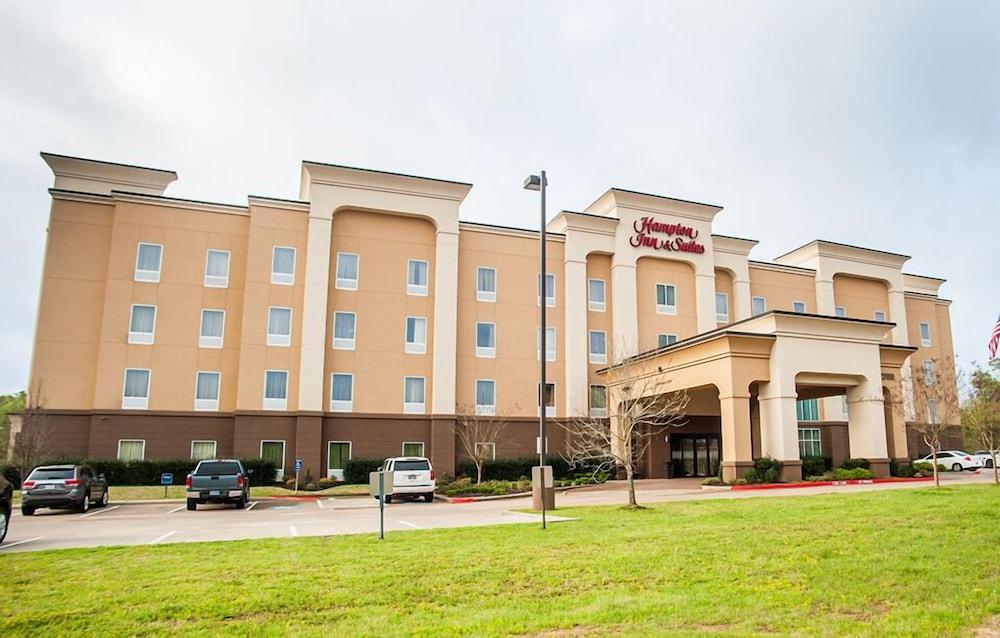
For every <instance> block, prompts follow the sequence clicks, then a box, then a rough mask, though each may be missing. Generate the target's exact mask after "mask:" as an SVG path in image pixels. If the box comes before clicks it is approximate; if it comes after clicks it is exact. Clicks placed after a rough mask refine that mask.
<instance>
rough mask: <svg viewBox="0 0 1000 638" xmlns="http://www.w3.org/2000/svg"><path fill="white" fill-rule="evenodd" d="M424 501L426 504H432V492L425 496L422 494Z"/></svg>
mask: <svg viewBox="0 0 1000 638" xmlns="http://www.w3.org/2000/svg"><path fill="white" fill-rule="evenodd" d="M424 501H425V502H427V503H433V502H434V492H427V493H426V494H424Z"/></svg>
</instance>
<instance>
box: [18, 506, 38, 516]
mask: <svg viewBox="0 0 1000 638" xmlns="http://www.w3.org/2000/svg"><path fill="white" fill-rule="evenodd" d="M21 515H22V516H34V515H35V508H34V507H24V506H23V505H22V506H21Z"/></svg>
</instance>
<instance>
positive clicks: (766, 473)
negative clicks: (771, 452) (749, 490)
mask: <svg viewBox="0 0 1000 638" xmlns="http://www.w3.org/2000/svg"><path fill="white" fill-rule="evenodd" d="M779 472H781V463H780V462H779V461H776V460H775V459H772V458H771V457H770V456H762V457H761V458H759V459H755V460H754V462H753V469H752V470H750V471H748V472H747V473H746V475H745V478H746V480H747V483H775V482H777V480H778V474H779Z"/></svg>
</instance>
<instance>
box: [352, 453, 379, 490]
mask: <svg viewBox="0 0 1000 638" xmlns="http://www.w3.org/2000/svg"><path fill="white" fill-rule="evenodd" d="M383 460H384V459H372V458H367V459H365V458H361V459H351V460H350V461H348V462H347V465H346V466H345V467H344V482H345V483H349V484H352V485H358V484H364V485H368V475H369V474H371V473H372V472H374V471H376V470H377V469H378V468H380V467H382V461H383Z"/></svg>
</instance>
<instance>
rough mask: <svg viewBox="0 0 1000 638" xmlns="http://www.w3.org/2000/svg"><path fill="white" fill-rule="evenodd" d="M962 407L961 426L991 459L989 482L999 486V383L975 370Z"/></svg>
mask: <svg viewBox="0 0 1000 638" xmlns="http://www.w3.org/2000/svg"><path fill="white" fill-rule="evenodd" d="M968 390H969V391H968V396H967V398H966V400H965V403H964V405H963V406H962V426H963V427H964V428H965V430H966V432H967V433H968V434H970V435H971V436H972V437H973V438H974V439H975V440H976V441H977V443H978V444H979V445H981V446H982V447H983V448H985V449H986V450H987V451H988V452H989V453H990V456H991V457H992V458H993V462H992V465H993V482H994V483H997V484H1000V468H998V467H997V465H998V464H997V459H998V455H1000V380H998V379H997V378H996V377H994V376H993V375H991V374H990V373H989V372H987V371H985V370H983V369H981V368H978V367H977V368H976V369H975V370H974V371H973V372H972V375H971V377H970V380H969V384H968Z"/></svg>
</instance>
